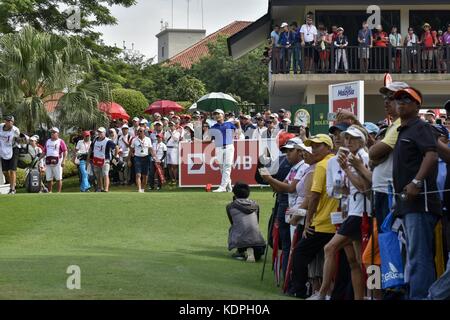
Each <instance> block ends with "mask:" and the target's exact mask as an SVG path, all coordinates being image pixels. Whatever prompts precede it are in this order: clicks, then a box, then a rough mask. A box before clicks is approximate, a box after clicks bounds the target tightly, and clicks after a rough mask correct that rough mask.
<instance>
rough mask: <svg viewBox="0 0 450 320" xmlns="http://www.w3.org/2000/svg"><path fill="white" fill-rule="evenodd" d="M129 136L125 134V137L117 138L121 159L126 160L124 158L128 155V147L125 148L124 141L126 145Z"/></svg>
mask: <svg viewBox="0 0 450 320" xmlns="http://www.w3.org/2000/svg"><path fill="white" fill-rule="evenodd" d="M130 138H131V137H130V135H129V134H127V135H126V136H121V137H120V138H119V143H118V145H119V148H120V150H121V151H122V153H121V157H122V158H126V157H128V155H129V154H130V147H129V146H127V144H126V143H125V141H126V142H127V143H128V141H129V140H130Z"/></svg>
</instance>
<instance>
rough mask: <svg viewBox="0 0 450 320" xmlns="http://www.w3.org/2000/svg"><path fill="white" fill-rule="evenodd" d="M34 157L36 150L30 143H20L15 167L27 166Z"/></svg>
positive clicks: (23, 167)
mask: <svg viewBox="0 0 450 320" xmlns="http://www.w3.org/2000/svg"><path fill="white" fill-rule="evenodd" d="M36 157H37V154H36V150H35V149H34V148H33V147H32V146H31V145H30V144H28V143H27V144H20V145H19V156H18V160H17V167H19V168H20V169H27V168H29V167H30V166H31V164H32V163H33V160H34V159H35V158H36Z"/></svg>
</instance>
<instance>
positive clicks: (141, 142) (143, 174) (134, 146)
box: [127, 128, 159, 193]
mask: <svg viewBox="0 0 450 320" xmlns="http://www.w3.org/2000/svg"><path fill="white" fill-rule="evenodd" d="M130 147H131V151H130V154H129V156H128V161H127V162H128V166H129V167H131V156H134V171H135V172H136V186H137V187H138V192H140V193H144V192H145V190H144V188H145V186H146V185H147V181H148V172H149V168H150V157H149V155H151V157H152V158H153V160H154V161H155V162H157V163H159V160H158V159H156V155H155V152H154V150H153V146H152V141H151V140H150V138H149V137H146V136H145V129H144V128H139V130H138V136H137V137H136V138H135V139H134V140H133V142H132V143H131V146H130ZM141 178H142V181H141Z"/></svg>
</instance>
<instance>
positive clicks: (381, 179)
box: [372, 142, 394, 193]
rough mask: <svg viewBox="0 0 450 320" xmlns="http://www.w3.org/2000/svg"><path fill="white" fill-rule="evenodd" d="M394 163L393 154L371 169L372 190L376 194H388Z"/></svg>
mask: <svg viewBox="0 0 450 320" xmlns="http://www.w3.org/2000/svg"><path fill="white" fill-rule="evenodd" d="M379 143H382V142H379ZM393 163H394V152H391V153H390V154H389V157H388V158H387V159H386V160H385V161H384V162H382V163H380V164H379V165H377V166H376V167H375V168H374V169H373V174H372V189H373V191H376V192H383V193H389V188H388V186H389V184H392V183H393V181H394V180H393V177H392V170H393Z"/></svg>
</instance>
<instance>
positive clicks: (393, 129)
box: [381, 118, 401, 149]
mask: <svg viewBox="0 0 450 320" xmlns="http://www.w3.org/2000/svg"><path fill="white" fill-rule="evenodd" d="M400 124H401V120H400V118H398V119H397V120H395V121H394V123H393V124H391V125H390V126H389V128H388V129H387V130H386V134H385V136H384V139H383V140H381V142H383V143H385V144H387V145H388V146H389V147H391V148H392V149H394V147H395V144H396V143H397V139H398V131H397V129H398V127H400Z"/></svg>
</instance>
